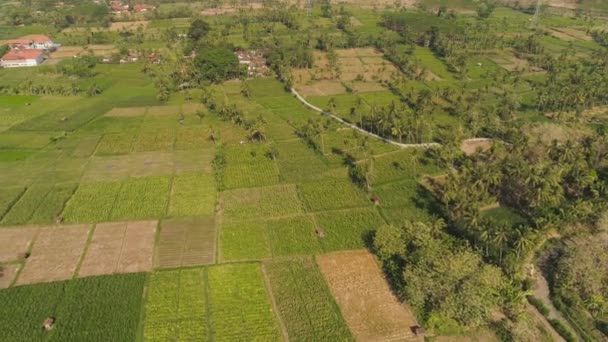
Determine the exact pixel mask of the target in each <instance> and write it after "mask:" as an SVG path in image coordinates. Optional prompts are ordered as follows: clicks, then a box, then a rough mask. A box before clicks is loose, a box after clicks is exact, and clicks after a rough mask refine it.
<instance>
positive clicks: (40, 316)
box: [0, 273, 146, 341]
mask: <svg viewBox="0 0 608 342" xmlns="http://www.w3.org/2000/svg"><path fill="white" fill-rule="evenodd" d="M145 278H146V276H145V274H141V273H139V274H129V275H116V276H102V277H92V278H83V279H75V280H69V281H64V282H54V283H47V284H37V285H32V286H19V287H15V288H10V289H5V290H2V291H0V298H1V299H2V307H1V308H0V312H1V313H2V314H1V315H0V325H2V326H3V327H4V329H2V331H0V339H2V340H3V341H34V340H49V341H66V340H72V341H74V340H83V339H86V340H95V341H101V340H106V339H110V340H112V341H133V340H135V338H136V336H137V329H138V328H137V327H138V322H139V316H140V310H141V305H142V293H143V287H144V282H145ZM48 317H53V318H55V324H54V327H53V330H51V331H50V332H46V331H45V330H44V329H42V322H43V321H44V320H45V319H46V318H48ZM108 325H109V326H111V329H108Z"/></svg>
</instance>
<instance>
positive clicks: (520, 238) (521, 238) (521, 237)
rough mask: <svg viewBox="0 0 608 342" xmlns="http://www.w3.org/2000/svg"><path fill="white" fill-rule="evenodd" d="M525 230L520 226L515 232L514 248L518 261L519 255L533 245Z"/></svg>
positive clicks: (529, 235)
mask: <svg viewBox="0 0 608 342" xmlns="http://www.w3.org/2000/svg"><path fill="white" fill-rule="evenodd" d="M526 230H527V229H526V228H525V227H524V226H520V227H518V228H517V229H516V230H515V236H516V238H515V243H514V247H515V252H516V253H517V258H518V259H519V257H520V256H521V254H522V253H525V252H527V251H528V250H529V249H530V247H532V244H533V240H532V236H531V234H529V233H527V232H526Z"/></svg>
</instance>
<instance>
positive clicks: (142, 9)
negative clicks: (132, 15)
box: [133, 4, 156, 12]
mask: <svg viewBox="0 0 608 342" xmlns="http://www.w3.org/2000/svg"><path fill="white" fill-rule="evenodd" d="M155 8H156V7H154V6H152V5H148V4H135V5H134V6H133V10H134V11H135V12H146V11H148V10H150V11H151V10H153V9H155Z"/></svg>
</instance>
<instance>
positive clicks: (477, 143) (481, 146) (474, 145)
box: [460, 139, 492, 156]
mask: <svg viewBox="0 0 608 342" xmlns="http://www.w3.org/2000/svg"><path fill="white" fill-rule="evenodd" d="M490 147H492V139H468V140H464V141H463V142H462V143H461V144H460V150H461V151H462V152H464V154H466V155H467V156H470V155H472V154H475V152H477V151H487V150H489V149H490Z"/></svg>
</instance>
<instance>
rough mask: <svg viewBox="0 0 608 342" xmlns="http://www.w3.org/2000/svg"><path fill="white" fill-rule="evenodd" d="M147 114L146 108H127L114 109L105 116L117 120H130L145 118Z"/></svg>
mask: <svg viewBox="0 0 608 342" xmlns="http://www.w3.org/2000/svg"><path fill="white" fill-rule="evenodd" d="M145 114H146V107H127V108H112V110H110V111H109V112H107V113H105V114H104V116H107V117H115V118H130V117H137V116H143V115H145Z"/></svg>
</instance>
